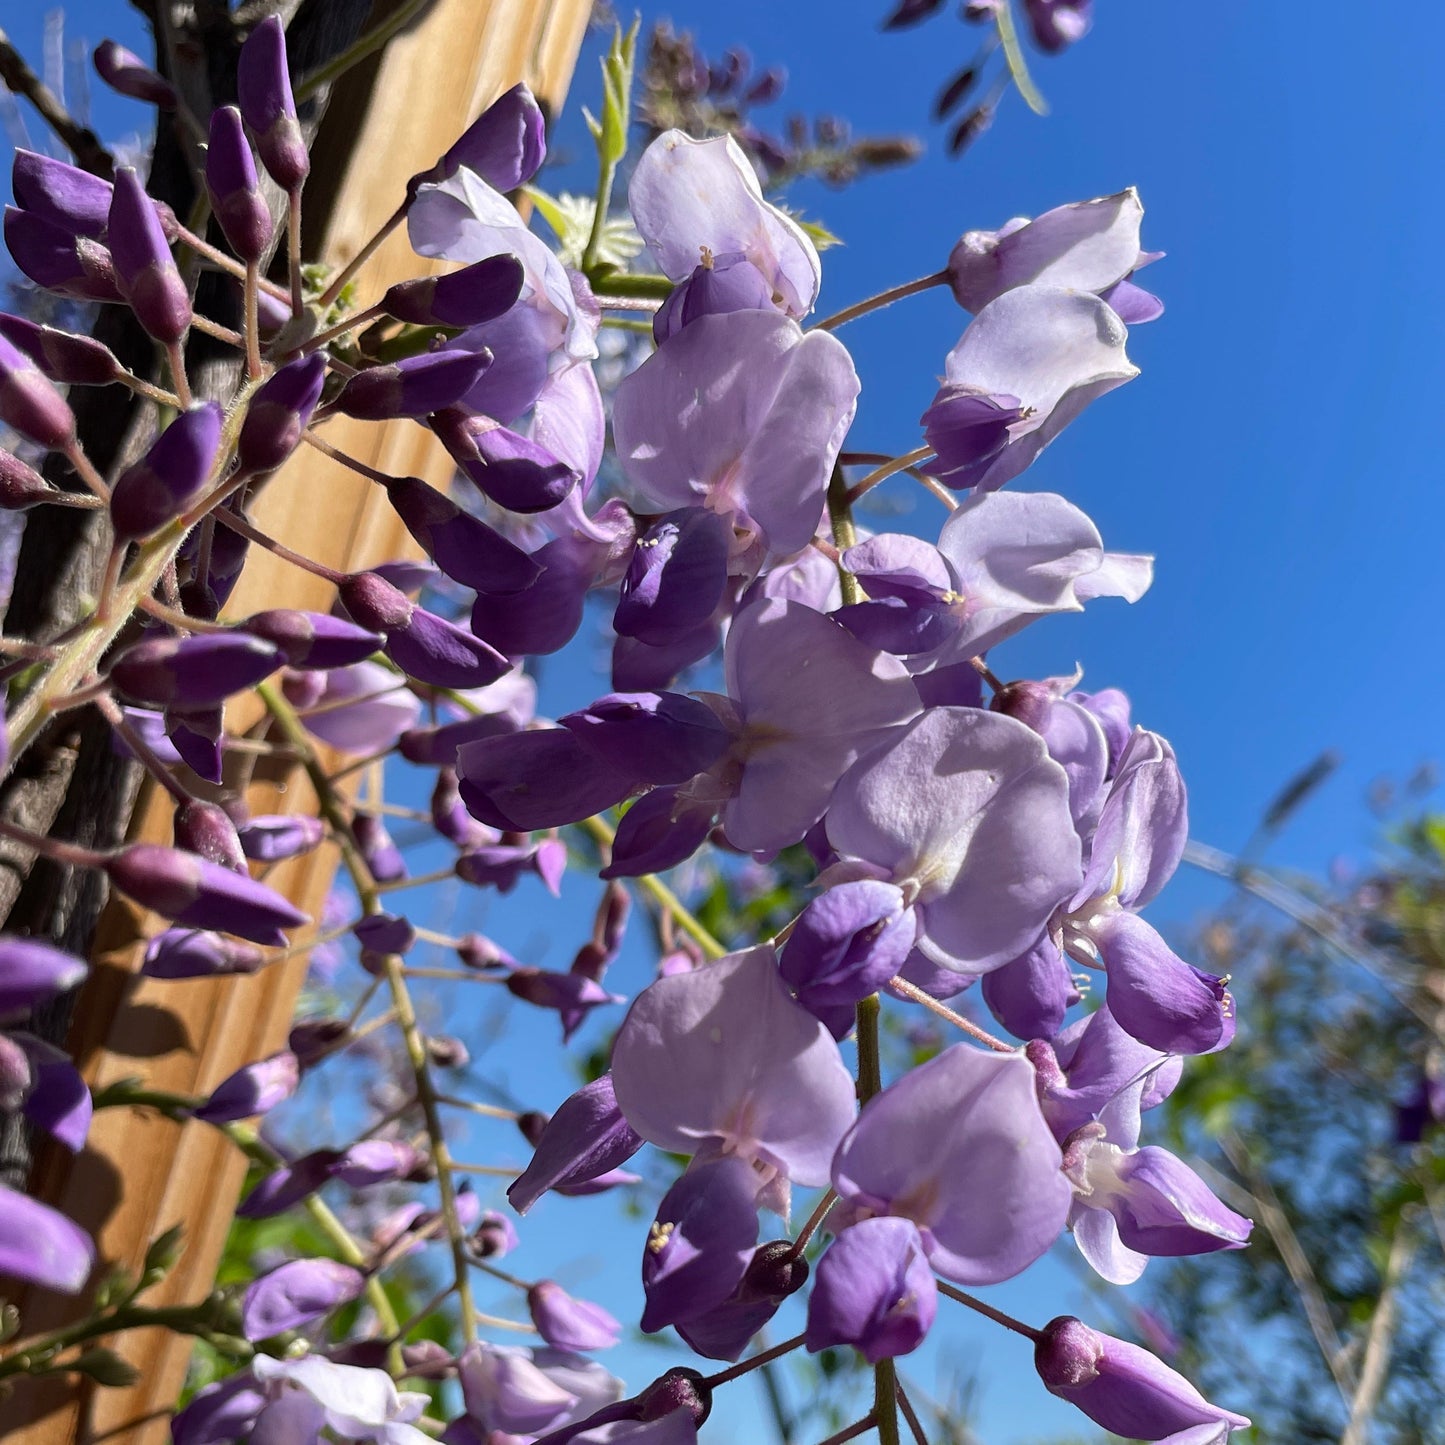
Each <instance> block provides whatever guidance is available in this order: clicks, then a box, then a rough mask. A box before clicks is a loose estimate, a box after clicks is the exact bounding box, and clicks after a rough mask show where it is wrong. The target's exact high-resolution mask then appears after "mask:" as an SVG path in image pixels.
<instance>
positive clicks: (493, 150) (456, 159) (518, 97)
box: [407, 84, 547, 196]
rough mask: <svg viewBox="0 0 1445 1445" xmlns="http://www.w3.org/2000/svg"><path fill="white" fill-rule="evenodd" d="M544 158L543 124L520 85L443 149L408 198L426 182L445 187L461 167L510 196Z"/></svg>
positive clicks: (413, 183) (416, 180) (409, 190)
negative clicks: (443, 153)
mask: <svg viewBox="0 0 1445 1445" xmlns="http://www.w3.org/2000/svg"><path fill="white" fill-rule="evenodd" d="M546 154H547V123H546V117H545V116H544V115H543V114H542V108H541V106H539V105H538V104H537V101H536V99H535V97H534V96H533V95H532V92H531V91H530V90H528V89H527V87H526V86H525V85H522V84H517V85H514V86H513V87H512V88H511V89H510V90H509V91H506V92H505V93H503V94H502V95H500V96H498V97H497V99H496V100H494V101H493V102H492V103H491V105H489V106H488V107H487V108H486V110H484V111H483V112H482V113H481V115H479V116H478V117H477V118H476V120H474V121H473V122H472V123H471V125H469V126H468V127H467V128H466V130H464V131H463V132H462V133H461V135H460V136H458V137H457V139H456V140H455V141H453V142H452V144H451V145H450V146H449V147H448V148H447V151H446V154H445V155H443V156H442V158H441V159H440V160H439V161H438V162H437V163H436V165H434V166H433V167H432V168H431V169H430V170H429V171H422V172H421V173H420V174H418V175H415V176H413V177H412V178H411V180H410V181H408V182H407V195H408V196H415V195H416V191H417V187H418V186H421V185H424V184H426V183H427V182H429V181H444V180H447V179H448V178H449V177H451V176H454V175H455V174H456V173H457V171H458V170H459V169H460V168H461V167H462V166H465V167H466V168H467V169H468V170H470V171H475V172H476V173H477V174H478V175H479V176H481V178H482V179H483V180H484V181H486V183H487V184H488V185H489V186H491V187H492V188H493V189H494V190H498V191H515V190H516V189H517V187H518V186H524V185H526V184H527V182H528V181H530V180H531V179H532V177H533V176H534V175H536V174H537V171H538V169H539V168H540V166H541V164H542V161H543V159H544V158H545V156H546Z"/></svg>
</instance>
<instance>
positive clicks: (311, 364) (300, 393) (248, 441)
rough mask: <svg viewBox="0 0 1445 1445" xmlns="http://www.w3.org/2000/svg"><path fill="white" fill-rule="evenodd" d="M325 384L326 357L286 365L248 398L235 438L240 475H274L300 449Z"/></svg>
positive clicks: (317, 354)
mask: <svg viewBox="0 0 1445 1445" xmlns="http://www.w3.org/2000/svg"><path fill="white" fill-rule="evenodd" d="M325 384H326V355H325V353H324V352H320V351H313V352H312V353H311V354H310V355H309V356H302V357H298V358H297V359H296V360H295V361H290V362H287V363H286V365H285V366H283V367H282V368H281V369H280V371H278V372H277V373H276V374H275V376H273V377H271V378H270V379H269V380H268V381H267V382H266V383H265V384H264V385H263V386H261V388H260V389H259V390H258V391H257V392H256V394H255V396H253V397H252V398H251V405H250V406H249V407H247V408H246V420H245V421H243V422H242V423H241V433H240V435H239V436H238V437H237V438H236V456H237V457H238V459H239V460H240V463H241V469H242V471H247V472H274V471H275V470H276V468H277V467H279V466H280V465H281V463H282V462H284V461H285V460H286V458H287V457H289V456H290V455H291V453H292V452H294V451H295V450H296V448H297V447H298V446H300V445H301V437H302V434H303V433H304V432H305V430H306V427H307V424H308V423H309V422H310V420H311V414H312V412H314V411H315V410H316V403H317V402H319V401H320V400H321V390H322V387H324V386H325Z"/></svg>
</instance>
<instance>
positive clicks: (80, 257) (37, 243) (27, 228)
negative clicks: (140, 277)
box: [5, 206, 121, 301]
mask: <svg viewBox="0 0 1445 1445" xmlns="http://www.w3.org/2000/svg"><path fill="white" fill-rule="evenodd" d="M5 245H6V248H7V249H8V250H9V252H10V255H11V256H12V257H13V258H14V261H15V264H16V265H17V266H18V267H19V268H20V269H21V270H22V271H23V272H24V273H25V274H26V275H27V276H28V277H29V278H30V279H31V280H32V281H33V282H34V283H35V284H36V285H37V286H39V287H41V288H43V289H44V290H46V291H53V292H55V293H56V294H57V295H60V296H69V297H71V298H73V299H74V300H76V301H119V300H120V299H121V294H120V283H119V282H118V281H117V280H116V276H115V265H114V263H113V262H112V261H111V257H110V252H109V251H108V250H106V248H105V247H104V246H102V245H101V244H100V242H99V241H97V240H95V239H93V238H92V237H90V236H83V235H78V234H77V233H76V232H74V231H68V230H66V228H65V227H64V226H62V225H60V224H59V223H58V222H56V221H53V220H50V219H49V218H48V217H45V216H41V215H37V214H36V213H35V212H34V211H25V210H18V209H17V208H16V207H14V206H6V207H5Z"/></svg>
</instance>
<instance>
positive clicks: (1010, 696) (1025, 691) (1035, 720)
mask: <svg viewBox="0 0 1445 1445" xmlns="http://www.w3.org/2000/svg"><path fill="white" fill-rule="evenodd" d="M1057 701H1058V694H1057V693H1056V692H1055V691H1054V689H1053V688H1051V687H1050V686H1049V684H1048V683H1046V682H1030V681H1029V680H1028V679H1027V678H1022V679H1020V680H1019V681H1017V682H1006V683H1005V684H1004V685H1003V686H1002V687H1001V688H999V690H998V691H997V692H996V693H994V695H993V698H992V699H991V700H990V702H989V705H988V706H989V711H990V712H1001V713H1004V714H1005V715H1006V716H1008V717H1016V718H1017V719H1018V720H1019V721H1020V722H1021V723H1024V724H1025V725H1026V726H1028V727H1031V728H1032V729H1033V730H1034V731H1035V732H1036V733H1042V732H1043V730H1044V720H1045V719H1046V718H1047V717H1048V715H1049V712H1050V710H1051V709H1052V708H1053V705H1054V703H1055V702H1057Z"/></svg>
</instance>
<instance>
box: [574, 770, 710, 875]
mask: <svg viewBox="0 0 1445 1445" xmlns="http://www.w3.org/2000/svg"><path fill="white" fill-rule="evenodd" d="M715 817H716V810H715V809H714V807H713V805H712V804H711V803H693V802H690V801H688V800H686V799H680V798H679V796H678V790H677V789H676V788H654V789H653V790H652V791H651V792H650V793H644V794H643V795H642V797H640V798H639V799H638V800H637V801H636V802H635V803H633V805H632V806H631V807H630V808H629V809H628V810H627V811H626V812H625V813H624V814H623V815H622V821H621V822H620V823H618V825H617V835H616V837H614V838H613V840H612V859H611V861H610V862H609V863H608V865H607V866H606V867H605V868H604V869H603V870H602V873H601V876H602V877H603V878H636V877H638V876H639V875H641V874H643V873H662V872H665V871H666V870H667V869H669V868H675V867H676V866H677V865H678V864H679V863H681V862H683V861H684V860H685V859H687V858H691V857H692V855H693V854H694V853H696V852H697V850H698V849H699V848H700V847H702V845H703V843H704V842H705V841H706V839H707V835H708V834H709V833H710V832H711V831H712V825H713V820H714V818H715Z"/></svg>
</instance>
